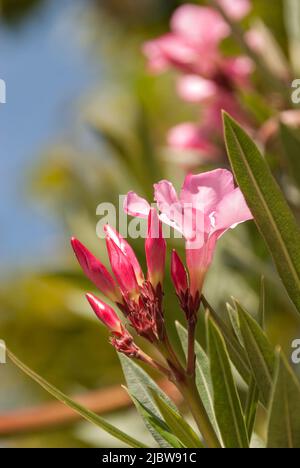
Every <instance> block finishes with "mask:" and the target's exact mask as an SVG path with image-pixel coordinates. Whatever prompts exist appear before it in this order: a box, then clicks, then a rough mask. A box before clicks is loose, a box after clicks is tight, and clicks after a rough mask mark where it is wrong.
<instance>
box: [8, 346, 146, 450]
mask: <svg viewBox="0 0 300 468" xmlns="http://www.w3.org/2000/svg"><path fill="white" fill-rule="evenodd" d="M7 355H8V357H9V359H10V360H11V361H12V362H13V363H14V364H15V365H16V366H17V367H18V368H19V369H21V370H22V371H23V372H24V373H25V374H27V375H28V376H29V377H31V378H32V379H33V380H35V382H37V383H38V384H39V385H40V386H41V387H43V388H44V389H45V390H47V392H49V393H50V394H51V395H52V396H54V397H55V398H56V399H57V400H59V401H61V402H62V403H63V404H64V405H66V406H68V407H69V408H71V409H72V410H74V411H76V413H78V414H80V415H81V416H82V417H83V418H84V419H86V420H87V421H89V422H91V423H92V424H95V425H96V426H98V427H100V428H101V429H103V430H104V431H105V432H107V433H108V434H110V435H112V436H113V437H115V438H116V439H118V440H120V441H122V442H124V443H125V444H127V445H129V447H133V448H147V446H146V445H144V444H143V443H142V442H139V441H138V440H135V439H133V438H132V437H130V436H129V435H128V434H125V433H124V432H122V431H120V430H119V429H117V428H116V427H114V426H112V425H111V424H110V423H108V422H106V421H105V420H104V419H102V418H101V417H100V416H98V414H96V413H93V412H92V411H90V410H88V409H87V408H85V407H84V406H81V405H80V404H79V403H76V402H75V401H74V400H72V399H71V398H69V397H68V396H67V395H65V394H64V393H62V392H61V391H60V390H58V389H57V388H55V387H54V386H53V385H51V384H50V383H48V382H47V381H46V380H44V379H43V378H42V377H40V376H39V375H38V374H36V373H35V372H34V371H33V370H31V369H30V368H29V367H27V366H26V365H25V364H24V363H23V362H21V361H20V360H19V359H18V358H17V357H16V356H15V355H14V354H13V353H12V352H11V351H9V350H7Z"/></svg>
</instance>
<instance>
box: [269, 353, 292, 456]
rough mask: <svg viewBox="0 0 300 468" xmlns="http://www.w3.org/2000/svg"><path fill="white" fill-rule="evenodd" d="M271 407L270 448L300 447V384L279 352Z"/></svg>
mask: <svg viewBox="0 0 300 468" xmlns="http://www.w3.org/2000/svg"><path fill="white" fill-rule="evenodd" d="M277 364H278V365H277V370H276V378H275V382H274V386H273V390H272V397H271V402H270V407H269V425H268V426H269V427H268V448H300V385H299V381H298V379H297V377H296V376H295V374H294V373H293V371H292V369H291V368H290V366H289V364H288V363H287V361H286V358H285V357H284V356H283V355H282V354H281V353H278V363H277Z"/></svg>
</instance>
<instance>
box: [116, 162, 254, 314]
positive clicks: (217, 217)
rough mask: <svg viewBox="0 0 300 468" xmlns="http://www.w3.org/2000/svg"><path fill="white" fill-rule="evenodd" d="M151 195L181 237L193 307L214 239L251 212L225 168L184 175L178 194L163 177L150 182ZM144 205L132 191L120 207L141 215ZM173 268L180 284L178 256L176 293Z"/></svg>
mask: <svg viewBox="0 0 300 468" xmlns="http://www.w3.org/2000/svg"><path fill="white" fill-rule="evenodd" d="M154 198H155V201H156V203H157V206H158V209H159V211H160V219H161V221H162V222H164V223H166V224H168V225H169V226H171V227H172V228H174V229H176V230H177V231H179V232H180V233H181V234H182V235H183V237H184V239H185V245H186V263H187V269H188V273H189V294H190V298H192V300H193V301H194V308H195V309H196V308H197V307H196V305H195V304H197V305H198V303H199V298H200V295H201V291H202V287H203V282H204V279H205V275H206V272H207V270H208V268H209V266H210V264H211V262H212V260H213V255H214V251H215V248H216V243H217V240H218V239H219V238H220V237H221V236H222V235H223V234H224V233H225V232H226V231H227V230H228V229H231V228H234V227H236V226H237V225H238V224H240V223H243V222H244V221H247V220H250V219H252V214H251V212H250V210H249V208H248V206H247V204H246V201H245V199H244V196H243V194H242V192H241V191H240V189H239V188H236V187H235V185H234V180H233V176H232V174H231V172H230V171H228V170H225V169H217V170H214V171H211V172H206V173H202V174H198V175H188V176H187V177H186V178H185V181H184V184H183V187H182V190H181V192H180V195H179V196H178V195H177V193H176V191H175V189H174V187H173V185H172V184H171V182H169V181H167V180H163V181H161V182H159V183H158V184H155V185H154ZM146 207H147V201H146V200H144V199H142V198H140V197H139V196H138V195H136V194H134V193H132V192H130V193H129V194H128V195H127V198H126V200H125V203H124V208H125V210H126V212H127V213H128V214H131V215H133V216H140V217H145V213H146V212H147V209H146ZM139 208H141V210H140V211H139ZM149 210H150V206H149V205H148V211H149ZM175 261H176V264H175V263H174V262H175ZM175 265H176V267H175ZM176 270H177V271H180V277H181V280H180V281H181V282H182V281H183V284H184V280H182V278H184V273H183V270H182V268H181V267H180V262H179V259H178V258H177V257H174V258H173V268H172V271H173V273H172V277H173V281H174V284H175V287H176V291H177V294H178V290H179V283H178V280H177V279H176V274H175V271H176Z"/></svg>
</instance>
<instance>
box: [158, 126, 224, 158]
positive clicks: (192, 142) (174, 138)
mask: <svg viewBox="0 0 300 468" xmlns="http://www.w3.org/2000/svg"><path fill="white" fill-rule="evenodd" d="M167 142H168V145H169V146H170V148H174V149H179V150H192V151H193V150H196V151H198V152H199V153H200V154H201V155H202V156H203V158H204V159H206V160H217V159H218V157H219V155H220V150H219V148H218V147H217V145H213V144H212V143H211V142H210V140H209V138H208V135H206V134H205V128H201V126H200V125H197V124H195V123H192V122H185V123H182V124H179V125H176V126H175V127H173V128H171V129H170V130H169V132H168V134H167Z"/></svg>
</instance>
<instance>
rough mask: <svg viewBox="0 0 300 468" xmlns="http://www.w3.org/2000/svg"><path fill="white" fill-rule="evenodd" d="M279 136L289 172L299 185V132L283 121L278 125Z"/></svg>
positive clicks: (299, 185)
mask: <svg viewBox="0 0 300 468" xmlns="http://www.w3.org/2000/svg"><path fill="white" fill-rule="evenodd" d="M280 136H281V142H282V146H283V151H284V155H285V159H286V162H287V165H288V169H289V174H290V176H291V177H292V179H293V180H294V182H295V184H296V185H297V186H298V187H300V137H299V133H296V131H295V130H294V129H292V128H290V127H287V126H286V125H284V124H283V123H281V125H280Z"/></svg>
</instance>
